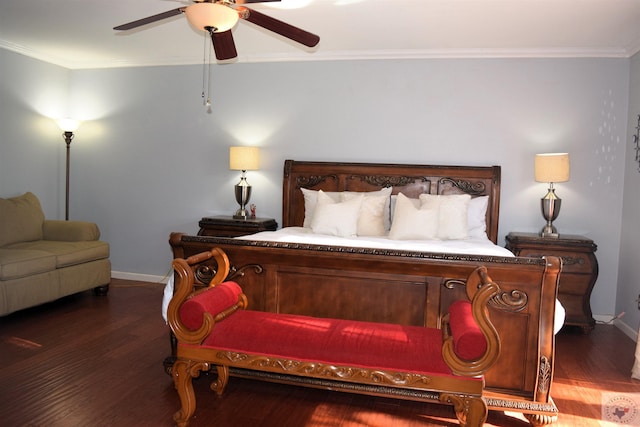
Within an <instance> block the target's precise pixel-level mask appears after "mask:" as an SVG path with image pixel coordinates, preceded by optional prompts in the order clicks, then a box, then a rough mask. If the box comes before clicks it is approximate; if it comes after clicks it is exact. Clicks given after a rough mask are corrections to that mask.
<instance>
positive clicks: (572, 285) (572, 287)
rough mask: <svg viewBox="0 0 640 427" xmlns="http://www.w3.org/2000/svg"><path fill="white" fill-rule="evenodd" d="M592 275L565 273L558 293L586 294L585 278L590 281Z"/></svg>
mask: <svg viewBox="0 0 640 427" xmlns="http://www.w3.org/2000/svg"><path fill="white" fill-rule="evenodd" d="M561 274H562V273H561ZM590 278H591V276H588V275H584V274H567V273H565V274H564V275H563V276H562V279H561V280H560V285H559V286H558V293H559V294H561V295H565V294H566V295H576V296H582V295H584V283H585V279H586V281H587V282H588V281H589V279H590Z"/></svg>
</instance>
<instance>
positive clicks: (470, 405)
mask: <svg viewBox="0 0 640 427" xmlns="http://www.w3.org/2000/svg"><path fill="white" fill-rule="evenodd" d="M440 401H441V402H444V403H448V404H450V405H453V409H454V411H455V412H456V417H457V418H458V421H459V422H460V425H461V426H466V427H482V426H483V425H484V422H485V421H486V420H487V414H488V410H487V404H486V403H485V401H484V400H483V399H482V398H481V397H470V396H464V395H457V394H450V393H443V394H441V395H440Z"/></svg>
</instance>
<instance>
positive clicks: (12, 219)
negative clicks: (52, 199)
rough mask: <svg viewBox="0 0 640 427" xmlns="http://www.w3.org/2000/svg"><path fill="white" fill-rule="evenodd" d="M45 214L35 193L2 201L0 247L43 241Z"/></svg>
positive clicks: (0, 203) (0, 208)
mask: <svg viewBox="0 0 640 427" xmlns="http://www.w3.org/2000/svg"><path fill="white" fill-rule="evenodd" d="M43 223H44V213H43V212H42V207H41V206H40V202H39V201H38V198H37V197H36V196H35V195H34V194H33V193H25V194H23V195H22V196H18V197H13V198H9V199H0V247H3V246H6V245H10V244H12V243H16V242H31V241H34V240H40V239H42V224H43Z"/></svg>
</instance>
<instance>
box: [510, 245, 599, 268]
mask: <svg viewBox="0 0 640 427" xmlns="http://www.w3.org/2000/svg"><path fill="white" fill-rule="evenodd" d="M518 255H519V256H526V257H533V258H542V257H543V256H545V255H554V256H559V257H560V258H562V273H583V274H592V272H593V269H594V265H593V261H592V259H591V258H592V254H591V253H588V254H587V253H581V252H568V251H548V252H544V253H542V251H541V250H540V249H522V250H520V251H519V254H518Z"/></svg>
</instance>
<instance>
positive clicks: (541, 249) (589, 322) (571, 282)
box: [506, 233, 598, 333]
mask: <svg viewBox="0 0 640 427" xmlns="http://www.w3.org/2000/svg"><path fill="white" fill-rule="evenodd" d="M506 242H507V245H506V247H507V249H509V250H510V251H511V252H513V253H514V254H515V255H517V256H527V257H541V256H544V255H556V256H559V257H560V258H562V272H561V273H560V283H559V285H558V299H559V300H560V302H561V303H562V306H563V307H564V308H565V310H566V318H565V322H564V323H565V325H575V326H580V327H581V328H582V330H583V331H584V333H589V332H591V330H593V328H594V327H595V324H596V322H595V320H594V319H593V316H592V313H591V291H592V290H593V285H594V284H595V283H596V279H597V278H598V260H597V259H596V256H595V251H596V249H597V248H598V247H597V245H596V244H595V243H594V242H593V240H591V239H587V238H586V237H583V236H575V235H568V234H561V235H560V237H558V238H549V237H546V238H543V237H540V235H538V234H535V233H509V235H507V237H506Z"/></svg>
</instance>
